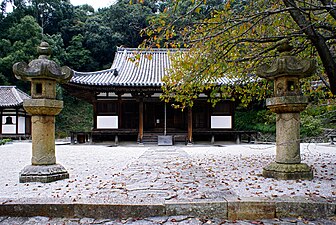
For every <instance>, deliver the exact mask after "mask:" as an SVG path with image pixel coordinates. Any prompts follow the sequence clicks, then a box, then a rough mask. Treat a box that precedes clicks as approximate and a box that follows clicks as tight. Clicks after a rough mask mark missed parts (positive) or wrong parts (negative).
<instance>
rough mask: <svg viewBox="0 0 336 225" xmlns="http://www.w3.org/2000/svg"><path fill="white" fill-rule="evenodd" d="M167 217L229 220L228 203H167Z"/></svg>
mask: <svg viewBox="0 0 336 225" xmlns="http://www.w3.org/2000/svg"><path fill="white" fill-rule="evenodd" d="M166 213H167V216H176V215H188V216H198V217H201V216H203V217H219V218H223V219H227V215H228V208H227V202H226V201H209V200H207V201H195V202H187V201H186V202H171V201H169V202H166Z"/></svg>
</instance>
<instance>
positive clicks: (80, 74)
mask: <svg viewBox="0 0 336 225" xmlns="http://www.w3.org/2000/svg"><path fill="white" fill-rule="evenodd" d="M114 70H115V68H108V69H105V70H98V71H94V72H80V71H74V73H75V74H76V75H77V76H85V75H88V74H96V73H104V72H110V71H113V72H114Z"/></svg>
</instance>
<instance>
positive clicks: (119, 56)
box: [70, 48, 228, 87]
mask: <svg viewBox="0 0 336 225" xmlns="http://www.w3.org/2000/svg"><path fill="white" fill-rule="evenodd" d="M178 51H179V52H180V51H186V49H150V50H147V49H146V50H145V49H138V48H118V50H117V52H116V54H115V58H114V61H113V64H112V66H111V68H110V69H107V70H102V71H96V72H75V73H74V76H73V77H72V79H71V80H70V84H71V83H72V84H78V85H85V86H87V85H88V86H105V87H107V86H114V87H161V86H162V85H163V82H162V78H163V76H165V75H167V72H168V70H169V69H170V66H171V62H170V57H169V55H170V54H173V53H174V52H178ZM218 83H219V84H224V83H228V81H227V79H225V78H223V79H219V80H218Z"/></svg>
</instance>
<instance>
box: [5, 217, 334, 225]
mask: <svg viewBox="0 0 336 225" xmlns="http://www.w3.org/2000/svg"><path fill="white" fill-rule="evenodd" d="M0 224H2V225H14V224H15V225H19V224H20V225H21V224H22V225H36V224H37V225H47V224H48V225H56V224H57V225H84V224H85V225H87V224H105V225H124V224H126V225H128V224H129V225H160V224H163V225H174V224H176V225H186V224H189V225H203V224H205V225H207V224H214V225H216V224H218V225H220V224H235V225H253V224H254V225H256V224H257V225H258V224H259V225H305V224H308V225H335V224H336V218H327V219H305V218H281V219H264V220H234V221H232V220H224V219H218V218H217V219H209V218H196V217H191V216H171V217H148V218H144V219H141V218H137V219H134V218H128V219H93V218H49V217H41V216H36V217H30V218H29V217H0Z"/></svg>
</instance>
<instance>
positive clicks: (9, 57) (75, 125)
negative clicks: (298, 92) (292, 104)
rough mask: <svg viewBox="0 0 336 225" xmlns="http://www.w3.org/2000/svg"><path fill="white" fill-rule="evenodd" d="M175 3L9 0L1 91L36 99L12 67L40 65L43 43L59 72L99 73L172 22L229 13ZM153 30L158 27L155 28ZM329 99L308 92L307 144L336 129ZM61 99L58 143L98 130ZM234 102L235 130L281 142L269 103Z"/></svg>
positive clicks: (212, 2) (1, 19) (1, 27)
mask: <svg viewBox="0 0 336 225" xmlns="http://www.w3.org/2000/svg"><path fill="white" fill-rule="evenodd" d="M176 2H177V1H174V0H171V1H157V0H142V1H129V0H118V1H117V2H116V3H115V4H113V5H111V6H110V7H107V8H101V9H99V10H97V11H95V10H94V9H93V7H91V6H90V5H81V6H73V5H72V4H71V3H70V1H68V0H3V1H2V2H1V14H0V85H16V86H17V87H18V88H20V89H21V90H23V91H25V92H27V93H28V94H29V89H30V87H29V84H28V83H25V82H22V81H19V80H17V79H16V78H15V77H14V75H13V72H12V65H13V64H14V63H15V62H19V61H26V62H28V61H30V60H32V59H34V58H36V57H37V53H36V46H38V45H39V43H40V42H41V41H42V40H44V41H47V42H48V43H49V44H50V45H51V46H52V52H53V55H52V59H53V60H55V61H56V62H58V63H59V64H60V65H67V66H69V67H71V68H72V69H74V70H76V71H98V70H103V69H107V68H109V67H110V66H111V64H112V62H113V57H114V53H115V51H116V49H117V47H118V46H123V47H133V48H136V47H138V46H139V45H141V44H142V45H146V42H147V43H148V40H152V43H154V42H155V41H154V42H153V39H157V38H158V37H159V36H156V35H154V31H158V29H157V28H158V27H160V26H161V27H162V29H160V32H161V31H166V32H167V29H164V28H165V26H166V25H167V24H169V23H168V22H169V20H175V21H177V20H178V18H180V17H182V16H183V15H186V14H188V15H191V14H192V13H190V12H193V13H194V14H192V15H193V16H192V17H188V19H185V20H179V22H178V23H176V24H174V26H176V27H175V29H176V30H185V28H186V27H187V26H189V27H190V24H192V23H196V22H197V21H199V20H200V19H206V18H207V17H209V16H210V12H211V11H213V9H217V10H221V9H223V8H224V7H227V4H224V2H226V1H223V0H208V1H202V2H201V4H199V5H198V7H195V4H196V3H195V1H192V0H190V1H182V4H176ZM234 2H240V3H242V4H243V3H244V1H234ZM7 4H12V5H13V6H14V7H13V11H12V12H6V5H7ZM197 4H198V3H197ZM167 9H173V10H174V17H169V18H167ZM198 9H202V10H198ZM165 15H166V17H165ZM165 18H166V19H165ZM185 18H187V17H185ZM181 21H182V22H181ZM153 24H156V25H155V26H154V27H155V28H153ZM167 34H169V33H167ZM169 35H170V34H169ZM174 40H178V41H179V44H181V43H182V44H181V45H179V46H183V47H188V43H187V42H185V43H183V37H182V36H178V35H175V36H174ZM159 41H161V42H162V41H163V40H161V39H160V40H159ZM144 43H145V44H144ZM156 45H157V44H156ZM162 46H164V43H163V44H162ZM179 46H170V47H179ZM317 80H318V79H317ZM308 89H309V88H308ZM327 92H328V91H325V89H324V88H318V90H315V91H311V90H310V91H309V92H307V93H308V95H309V96H310V100H311V104H310V105H309V106H308V108H307V110H305V111H304V112H303V113H302V114H301V117H302V125H301V134H302V136H303V138H309V139H308V141H309V140H313V139H314V140H316V139H321V140H322V139H325V138H326V137H325V135H324V134H325V133H326V132H329V129H335V128H336V113H335V112H336V107H335V103H334V99H333V95H332V94H326V93H327ZM265 93H266V92H265ZM268 93H271V92H268ZM307 93H306V94H307ZM57 94H58V98H59V99H62V100H64V103H65V107H64V109H63V111H62V112H61V114H60V115H59V116H58V117H57V122H56V129H57V135H58V137H66V136H68V135H69V133H70V131H89V130H91V128H92V106H91V105H90V104H88V103H86V102H83V101H80V100H78V99H76V98H74V97H72V96H70V95H69V94H68V93H66V92H65V91H64V90H63V89H62V87H61V86H59V87H58V89H57ZM235 102H236V106H237V111H236V114H235V129H237V130H256V131H259V132H261V134H262V137H264V140H265V141H271V140H272V139H274V133H275V115H274V114H272V113H270V112H269V111H268V110H267V109H266V107H265V103H264V99H258V98H253V99H250V101H248V102H247V103H246V102H245V103H244V98H236V99H235ZM241 103H243V104H241Z"/></svg>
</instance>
